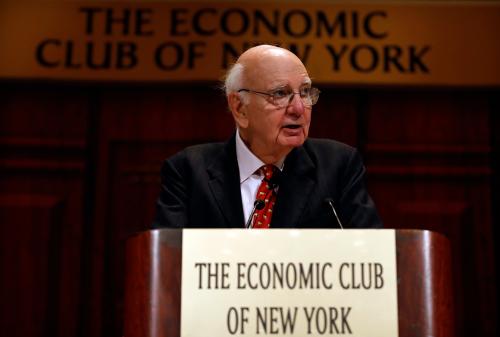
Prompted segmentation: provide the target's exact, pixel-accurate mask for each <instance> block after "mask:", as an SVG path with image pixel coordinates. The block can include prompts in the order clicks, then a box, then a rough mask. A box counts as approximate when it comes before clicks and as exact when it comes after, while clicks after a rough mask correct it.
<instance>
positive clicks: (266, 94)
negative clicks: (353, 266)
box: [237, 87, 321, 108]
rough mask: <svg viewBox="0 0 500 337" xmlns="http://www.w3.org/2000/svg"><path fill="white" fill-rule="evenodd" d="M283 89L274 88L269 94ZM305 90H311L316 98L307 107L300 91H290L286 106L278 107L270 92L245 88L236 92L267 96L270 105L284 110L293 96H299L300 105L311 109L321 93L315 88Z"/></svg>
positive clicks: (273, 95)
mask: <svg viewBox="0 0 500 337" xmlns="http://www.w3.org/2000/svg"><path fill="white" fill-rule="evenodd" d="M283 88H285V87H283ZM283 88H276V89H273V90H271V92H273V91H277V90H280V89H283ZM307 88H308V89H309V90H312V91H313V92H315V93H316V94H315V96H316V99H315V102H314V103H313V102H312V101H313V100H312V99H311V104H310V105H309V104H306V103H305V102H304V100H303V98H302V96H301V95H300V91H299V92H295V91H293V90H290V91H291V92H290V93H289V94H288V96H289V98H288V102H287V104H286V105H279V104H276V103H275V100H276V99H277V98H276V97H275V94H273V93H270V92H263V91H257V90H252V89H247V88H241V89H238V91H237V92H238V93H240V92H242V91H245V92H249V93H254V94H260V95H265V96H267V97H269V98H271V103H272V104H273V105H275V106H277V107H281V108H285V107H287V106H289V105H290V103H291V102H292V100H293V96H295V95H299V97H300V100H301V101H302V103H303V104H304V106H307V107H312V106H313V105H315V104H316V103H318V100H319V94H320V93H321V91H320V90H319V89H318V88H316V87H307ZM309 97H311V92H309Z"/></svg>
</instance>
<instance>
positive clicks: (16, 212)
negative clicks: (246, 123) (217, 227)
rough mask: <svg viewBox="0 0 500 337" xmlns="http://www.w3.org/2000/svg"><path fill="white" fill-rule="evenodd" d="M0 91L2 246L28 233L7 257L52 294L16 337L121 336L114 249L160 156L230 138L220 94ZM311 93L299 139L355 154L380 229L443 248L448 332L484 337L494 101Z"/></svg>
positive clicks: (137, 212) (151, 182) (119, 250)
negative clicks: (422, 237)
mask: <svg viewBox="0 0 500 337" xmlns="http://www.w3.org/2000/svg"><path fill="white" fill-rule="evenodd" d="M0 87H2V89H3V90H2V91H1V92H0V151H1V156H0V217H1V218H0V220H1V222H0V223H1V224H2V226H3V227H2V228H4V226H6V227H7V228H8V230H10V231H11V232H9V236H11V237H20V236H29V235H35V234H33V233H36V236H37V238H38V240H39V241H38V243H39V246H33V245H29V244H27V246H19V247H17V248H22V249H23V250H24V249H27V250H28V252H29V254H28V255H27V256H28V259H29V260H30V262H29V263H31V264H32V265H33V266H34V268H38V269H36V270H42V271H43V272H40V273H39V274H38V279H36V278H35V279H36V280H37V282H38V283H40V284H41V283H44V282H45V283H50V284H57V285H58V288H57V289H58V291H57V292H56V290H51V289H53V288H48V290H46V291H45V292H42V293H40V294H39V296H40V301H39V302H38V303H39V305H40V306H41V307H36V306H34V307H33V308H32V310H38V311H33V312H34V314H35V315H36V314H37V313H38V314H39V313H40V312H41V311H43V309H40V308H46V307H47V306H49V307H50V308H55V309H54V310H53V311H51V314H50V315H48V316H44V315H41V314H39V316H37V317H38V320H37V321H36V324H35V325H33V330H29V331H28V330H22V333H23V335H26V336H54V335H55V336H85V337H87V336H90V337H100V336H107V337H108V336H121V332H122V323H123V322H122V316H121V315H122V313H121V310H122V305H123V304H122V303H123V271H124V266H125V261H124V255H123V248H124V246H123V245H124V240H125V239H126V237H127V236H128V235H130V234H131V233H133V232H134V231H137V230H142V229H145V228H148V226H149V224H150V223H151V220H152V218H153V213H154V203H155V199H156V197H157V194H158V191H159V185H158V184H159V170H160V166H161V163H162V161H163V159H164V158H165V157H167V156H169V155H171V154H173V153H175V152H176V151H178V150H179V149H181V148H183V147H185V146H187V145H190V144H195V143H203V142H209V141H224V140H226V139H227V138H228V137H229V136H230V135H231V134H232V133H233V132H234V125H233V121H232V119H231V116H230V114H229V113H228V112H227V110H226V105H225V99H224V97H223V95H221V94H220V92H219V91H218V89H216V88H215V86H214V85H213V84H196V85H192V86H187V85H184V86H180V87H173V86H161V85H154V86H153V85H151V86H141V85H133V86H124V85H121V86H118V85H116V86H111V85H108V86H95V85H87V86H62V85H56V84H50V85H43V86H42V85H35V84H33V85H29V86H27V85H22V84H13V85H3V86H2V85H0ZM320 89H321V90H322V96H321V98H320V101H319V103H318V104H317V105H316V106H315V109H314V111H313V116H312V125H311V130H310V136H312V137H326V138H334V139H338V140H341V141H344V142H346V143H348V144H351V145H355V146H357V147H358V148H359V149H360V150H361V153H362V155H363V157H364V159H365V163H366V165H367V169H368V185H369V189H370V192H371V194H372V196H373V197H374V199H375V202H376V203H377V206H378V209H379V211H380V213H381V216H382V218H383V220H384V222H385V224H386V226H387V227H394V228H426V229H432V230H436V231H439V232H442V233H444V234H445V235H447V236H448V237H449V238H450V239H451V240H452V245H453V253H454V272H455V280H454V285H450V286H454V287H455V294H456V305H457V317H458V318H459V320H458V328H457V331H458V332H459V336H466V335H468V334H473V335H476V334H477V335H481V336H491V337H492V336H495V335H496V330H495V329H496V328H495V319H496V316H495V315H496V313H497V311H496V310H497V309H496V308H497V303H496V301H495V299H496V289H495V270H494V260H493V258H494V252H493V247H494V242H493V234H494V233H493V231H492V224H493V219H492V213H493V207H492V205H493V204H492V197H491V195H492V193H494V191H492V188H491V181H492V179H496V180H495V181H497V182H498V181H499V179H498V171H493V169H492V167H493V163H497V162H498V160H496V161H495V160H494V161H493V162H492V153H498V141H496V142H493V143H492V141H491V139H492V138H494V135H495V133H494V132H495V131H493V130H497V132H498V130H500V129H499V126H498V125H496V126H495V125H492V123H491V116H493V113H494V108H492V105H491V103H490V101H491V99H492V98H491V97H493V96H494V93H491V92H486V91H480V90H476V91H472V90H466V89H463V90H455V91H452V90H441V89H426V90H423V89H376V88H363V89H355V88H336V87H323V88H320ZM495 120H497V121H498V118H496V119H495ZM494 139H496V138H494ZM492 144H493V145H492ZM492 146H493V147H492ZM23 198H24V199H23ZM16 200H17V201H16ZM20 200H21V201H22V200H25V201H24V202H21V201H20ZM26 200H29V202H28V201H26ZM43 200H49V201H50V202H48V203H47V204H44V203H43ZM40 203H41V204H42V205H46V206H47V207H45V208H44V207H40V206H39V204H40ZM19 204H20V205H24V206H22V207H19ZM14 205H17V206H14ZM37 205H38V206H37ZM39 218H40V220H38V219H39ZM37 221H39V222H37ZM22 224H27V226H26V227H25V228H23V229H22V230H21V229H18V227H19V226H21V225H22ZM30 233H31V234H30ZM56 234H57V235H56ZM16 235H17V236H16ZM496 235H497V236H496V237H498V234H496ZM3 239H4V238H2V240H3ZM57 240H59V241H58V242H59V243H58V244H55V248H52V245H48V243H49V242H57ZM26 242H28V241H26ZM497 242H498V241H497ZM25 247H27V248H25ZM30 247H32V248H30ZM36 251H40V252H42V253H40V254H34V253H35V252H36ZM0 252H2V260H0V263H1V265H0V268H1V272H2V275H3V274H4V273H14V274H15V273H17V272H20V273H21V274H15V275H18V276H16V277H17V278H18V279H19V281H20V282H19V283H15V284H19V285H21V284H23V285H24V284H26V286H25V287H26V288H32V287H33V285H32V284H30V283H26V282H28V280H27V279H28V278H31V274H30V272H25V271H22V272H21V271H19V269H16V268H17V267H16V266H13V265H10V264H9V263H10V262H6V261H9V260H8V259H7V258H5V257H6V256H8V255H7V254H11V255H9V256H12V254H14V255H16V254H17V251H16V247H12V245H10V246H9V245H5V249H2V250H0ZM54 252H56V253H54ZM51 254H52V255H51ZM54 254H56V255H57V256H58V258H57V259H56V260H55V261H54V260H53V259H52V258H50V257H51V256H53V255H54ZM34 270H35V269H34ZM54 270H56V271H54ZM47 277H49V278H50V277H52V278H53V280H54V281H53V282H52V281H50V282H49V281H47ZM13 280H14V279H8V280H6V281H5V282H11V283H9V284H8V287H11V286H12V285H13V284H14V283H12V282H14V281H13ZM23 282H25V283H23ZM48 293H54V294H55V295H54V296H52V297H50V298H47V297H44V296H46V294H48ZM25 300H26V301H29V300H28V299H25ZM23 303H24V302H23ZM5 308H6V306H5V305H2V313H3V312H6V311H5V310H6V309H5ZM37 308H38V309H37ZM9 315H10V313H9V314H7V315H5V317H9V320H10V317H12V316H9ZM19 322H21V321H19V320H18V321H16V322H14V323H15V324H18V325H17V326H19ZM1 324H7V320H4V321H2V322H1ZM9 324H13V323H12V322H10V323H9ZM9 327H10V328H12V329H14V325H10V326H9ZM26 329H27V328H26ZM11 331H14V330H11ZM12 335H14V334H12Z"/></svg>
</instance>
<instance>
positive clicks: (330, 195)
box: [153, 45, 382, 228]
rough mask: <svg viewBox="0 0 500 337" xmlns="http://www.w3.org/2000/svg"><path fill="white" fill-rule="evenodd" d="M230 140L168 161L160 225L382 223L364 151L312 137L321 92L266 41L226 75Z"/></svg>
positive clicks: (298, 66)
mask: <svg viewBox="0 0 500 337" xmlns="http://www.w3.org/2000/svg"><path fill="white" fill-rule="evenodd" d="M225 86H226V95H227V101H228V105H229V108H230V110H231V113H232V115H233V117H234V120H235V123H236V133H235V134H234V135H233V137H232V138H231V139H230V140H229V141H228V142H227V143H225V144H224V143H216V144H205V145H197V146H193V147H189V148H187V149H185V150H184V151H182V152H180V153H178V154H176V155H174V156H173V157H171V158H169V159H167V160H166V161H165V163H164V166H163V168H162V185H161V192H160V197H159V198H158V202H157V213H156V219H155V221H154V223H153V227H155V228H159V227H191V228H200V227H201V228H202V227H234V228H244V227H247V228H268V227H270V228H283V227H288V228H290V227H296V228H339V227H342V226H344V227H381V226H382V223H381V221H380V219H379V217H378V215H377V212H376V210H375V207H374V204H373V202H372V200H371V199H370V197H369V196H368V194H367V192H366V190H365V187H364V182H363V179H364V174H365V169H364V167H363V164H362V162H361V159H360V156H359V154H358V153H357V151H356V150H355V149H353V148H351V147H349V146H348V145H345V144H342V143H339V142H336V141H333V140H320V139H308V138H307V136H308V132H309V125H310V122H311V110H312V106H313V105H314V104H315V103H316V102H317V101H318V97H319V90H318V89H316V88H314V87H312V86H311V79H310V78H309V75H308V73H307V70H306V69H305V67H304V65H303V64H302V62H301V61H300V59H299V58H298V57H297V56H295V55H294V54H293V53H291V52H290V51H288V50H286V49H283V48H279V47H275V46H269V45H260V46H257V47H254V48H251V49H248V50H247V51H246V52H244V53H243V54H242V55H241V56H240V57H239V59H238V60H237V62H236V64H235V65H234V66H233V67H232V68H231V69H230V70H229V72H228V74H227V76H226V83H225Z"/></svg>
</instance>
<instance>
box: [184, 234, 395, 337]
mask: <svg viewBox="0 0 500 337" xmlns="http://www.w3.org/2000/svg"><path fill="white" fill-rule="evenodd" d="M182 241H183V253H182V290H181V291H182V293H181V336H182V337H194V336H207V335H211V336H221V337H222V336H258V335H279V336H305V335H313V336H318V335H338V334H343V335H350V336H374V337H375V336H380V337H393V336H398V312H397V308H398V307H397V306H398V300H397V284H396V248H395V247H396V240H395V231H394V230H345V231H341V230H300V231H299V230H289V229H287V230H284V229H283V230H282V229H271V230H237V229H228V230H214V229H211V230H195V229H192V230H184V232H183V240H182Z"/></svg>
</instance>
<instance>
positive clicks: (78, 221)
mask: <svg viewBox="0 0 500 337" xmlns="http://www.w3.org/2000/svg"><path fill="white" fill-rule="evenodd" d="M87 107H88V101H87V97H86V96H85V95H82V94H80V93H79V92H78V91H77V90H71V89H65V88H45V89H41V88H39V87H32V86H21V85H19V86H9V87H7V86H5V87H4V86H2V90H1V93H0V153H1V156H0V195H1V201H2V202H1V209H0V217H1V221H0V224H1V226H2V233H3V234H2V242H3V243H2V244H1V248H0V249H1V251H2V254H9V255H10V256H12V255H13V256H21V257H23V258H24V262H23V263H24V266H23V268H22V269H21V266H20V265H18V264H16V260H15V259H8V260H2V261H1V265H0V269H1V273H2V279H5V280H7V282H8V284H7V285H5V284H2V285H3V286H6V287H5V288H4V287H3V286H2V291H7V292H8V293H9V294H11V295H12V294H16V296H19V300H17V301H16V300H15V299H14V298H13V297H12V296H11V297H9V298H10V300H12V301H10V302H8V301H7V302H5V301H2V304H1V305H0V307H1V313H0V316H2V317H6V319H7V320H11V319H15V320H14V321H11V322H10V323H9V324H13V325H9V327H10V328H12V329H13V330H10V329H5V330H4V329H1V330H2V331H4V332H5V333H7V335H19V336H29V337H31V336H75V335H76V334H77V331H78V324H79V314H80V301H81V297H80V293H81V290H82V289H81V287H82V282H81V279H82V278H81V274H80V270H81V258H82V255H81V254H82V247H83V221H84V210H83V200H84V189H85V186H84V180H85V171H86V162H85V156H86V147H85V141H86V140H85V135H86V132H87ZM4 275H6V277H5V278H4V277H3V276H4ZM7 275H9V276H10V278H7ZM12 287H14V288H12ZM10 291H13V292H12V293H11V292H10ZM30 297H31V298H30ZM30 306H32V307H33V309H32V310H33V312H29V310H31V309H30ZM36 308H37V309H36ZM24 310H28V311H24ZM36 310H37V311H36ZM35 311H36V312H35ZM28 313H29V315H26V314H28ZM14 314H15V316H13V315H14ZM31 314H33V315H31ZM31 317H33V325H30V324H29V321H27V320H30V319H31Z"/></svg>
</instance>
